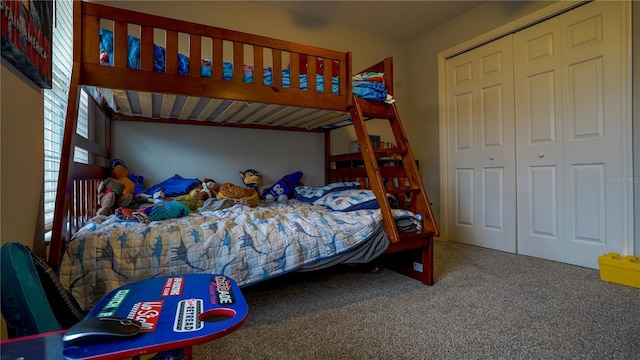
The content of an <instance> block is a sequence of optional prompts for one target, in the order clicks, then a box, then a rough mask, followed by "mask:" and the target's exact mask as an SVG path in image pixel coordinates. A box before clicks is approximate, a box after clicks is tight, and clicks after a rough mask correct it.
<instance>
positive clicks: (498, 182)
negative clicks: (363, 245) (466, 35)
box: [447, 36, 516, 252]
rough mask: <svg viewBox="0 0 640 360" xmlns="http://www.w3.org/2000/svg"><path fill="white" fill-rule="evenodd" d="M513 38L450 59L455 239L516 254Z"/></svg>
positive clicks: (451, 211) (451, 199)
mask: <svg viewBox="0 0 640 360" xmlns="http://www.w3.org/2000/svg"><path fill="white" fill-rule="evenodd" d="M511 41H512V40H511V36H507V37H504V38H502V39H499V40H496V41H494V42H492V43H490V44H487V45H484V46H481V47H479V48H476V49H474V50H471V51H468V52H466V53H463V54H461V55H458V56H456V57H454V58H452V59H449V60H448V61H447V89H448V94H447V98H448V99H449V100H448V105H447V106H448V107H449V109H448V110H449V111H448V112H449V114H450V117H449V131H448V133H449V139H448V140H449V141H448V143H449V160H450V165H451V166H450V170H449V171H450V173H449V178H450V179H452V180H453V184H452V186H450V187H449V189H450V190H449V194H448V196H449V203H450V204H452V206H451V207H450V209H449V218H450V219H452V220H453V221H451V222H450V224H449V225H450V226H449V238H450V239H452V240H455V241H460V242H464V243H468V244H473V245H478V246H483V247H488V248H492V249H497V250H502V251H508V252H515V251H516V246H515V245H516V241H515V138H514V132H515V129H514V126H515V125H514V113H513V48H512V47H513V45H512V42H511Z"/></svg>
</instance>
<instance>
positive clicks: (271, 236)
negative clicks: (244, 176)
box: [59, 190, 422, 309]
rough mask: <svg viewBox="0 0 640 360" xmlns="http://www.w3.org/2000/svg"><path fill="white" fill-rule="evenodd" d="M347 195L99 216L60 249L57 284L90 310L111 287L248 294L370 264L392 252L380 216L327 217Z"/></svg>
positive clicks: (371, 212) (363, 212) (410, 225)
mask: <svg viewBox="0 0 640 360" xmlns="http://www.w3.org/2000/svg"><path fill="white" fill-rule="evenodd" d="M358 191H360V190H358ZM361 192H363V193H364V191H361ZM352 194H353V192H351V193H350V194H349V195H347V194H345V195H338V196H334V197H332V199H331V200H330V201H331V202H332V204H329V203H326V204H320V203H319V202H318V201H315V202H304V201H300V200H297V199H291V200H289V201H286V202H283V203H281V202H273V203H271V204H260V205H258V206H250V205H248V204H243V203H233V202H231V201H228V200H224V199H210V201H207V202H205V203H204V206H203V207H202V208H200V209H199V210H197V211H192V212H190V213H188V214H186V215H185V216H176V217H175V218H167V219H163V220H158V221H151V222H149V223H145V222H138V221H127V220H123V219H122V218H121V217H120V216H118V215H116V214H114V215H109V216H104V215H98V216H96V217H94V218H92V219H91V220H89V221H88V222H87V224H85V225H84V226H83V227H82V228H81V229H80V230H79V231H78V232H77V233H76V234H75V235H74V236H73V238H72V239H71V241H70V242H69V243H68V244H67V246H66V249H65V252H64V255H63V258H62V262H61V266H60V268H59V277H60V279H61V281H62V284H63V285H64V286H65V288H67V289H69V290H70V291H71V293H72V294H73V296H74V297H75V298H76V300H77V301H78V303H79V304H80V306H81V307H83V308H84V309H90V308H91V307H92V306H93V305H94V304H95V303H96V302H97V301H98V300H99V299H100V298H102V297H103V296H104V295H105V294H107V293H108V292H109V291H111V290H113V289H115V288H117V287H120V286H122V285H124V284H127V283H130V282H134V281H139V280H143V279H147V278H152V277H157V276H166V275H174V274H184V273H216V274H224V275H227V276H230V277H232V278H233V279H234V280H235V281H236V282H237V283H238V285H240V286H247V285H251V284H255V283H258V282H260V281H263V280H266V279H270V278H273V277H275V276H278V275H282V274H285V273H288V272H291V271H296V270H306V271H311V270H318V269H322V268H326V267H329V266H333V265H337V264H362V263H369V262H371V261H373V260H375V259H378V258H379V256H380V255H382V254H383V253H385V252H387V251H389V250H390V251H393V249H394V247H393V246H392V245H390V243H389V241H388V239H387V237H386V234H385V232H384V229H383V227H382V216H381V212H380V210H379V209H372V208H368V207H366V206H365V207H361V208H359V209H357V210H351V211H340V210H332V208H331V206H332V205H336V206H342V204H344V202H345V201H351V203H353V196H352ZM370 199H371V198H369V200H370ZM169 203H177V201H167V204H166V206H167V207H169ZM361 204H364V202H358V203H356V204H355V205H356V206H357V205H361ZM173 205H175V204H173ZM393 213H394V218H395V221H396V223H397V224H398V228H399V229H400V231H410V232H413V233H415V231H417V230H420V229H421V226H422V225H421V220H420V218H419V217H416V216H415V215H414V214H413V213H411V212H409V211H406V210H401V209H395V210H393Z"/></svg>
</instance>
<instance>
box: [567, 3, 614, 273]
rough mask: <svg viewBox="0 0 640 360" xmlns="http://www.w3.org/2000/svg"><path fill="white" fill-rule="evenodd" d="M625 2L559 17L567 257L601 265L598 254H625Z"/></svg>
mask: <svg viewBox="0 0 640 360" xmlns="http://www.w3.org/2000/svg"><path fill="white" fill-rule="evenodd" d="M621 19H622V3H621V2H618V1H612V2H609V1H595V2H592V3H589V4H586V5H584V6H581V7H579V8H577V9H575V10H572V11H570V12H568V13H565V14H563V15H561V16H560V17H559V20H560V27H561V34H562V36H563V38H564V39H565V43H566V47H565V48H564V49H563V54H562V56H563V59H564V67H565V71H564V73H563V80H562V81H563V93H562V96H563V98H564V99H566V100H565V101H566V106H565V113H564V115H563V118H564V139H563V142H564V158H565V164H564V165H565V172H566V173H567V174H568V176H567V177H566V179H565V184H564V186H565V189H566V190H568V191H565V192H564V196H565V199H564V201H565V203H566V204H567V206H568V207H569V209H568V211H567V221H566V223H565V229H564V233H565V237H566V249H565V254H566V256H565V261H566V262H568V263H571V264H575V265H581V266H586V267H592V268H597V267H598V264H597V258H598V256H600V255H602V254H604V253H607V252H621V247H622V239H623V236H624V235H623V232H622V229H623V228H624V220H623V219H624V218H625V216H624V211H623V209H624V206H623V203H624V201H623V187H622V186H621V185H620V183H616V182H615V181H611V179H619V178H621V177H622V175H621V174H623V169H622V164H623V163H622V159H623V157H624V156H623V150H622V139H623V134H622V128H623V119H622V116H623V115H622V109H623V108H624V106H625V103H624V98H625V97H624V96H623V88H622V81H621V79H622V68H623V61H622V60H623V59H622V56H621V54H622V41H621V39H622V38H623V36H622V26H621V25H620V20H621Z"/></svg>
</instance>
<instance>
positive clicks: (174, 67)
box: [165, 30, 178, 74]
mask: <svg viewBox="0 0 640 360" xmlns="http://www.w3.org/2000/svg"><path fill="white" fill-rule="evenodd" d="M166 36H167V49H166V52H165V66H166V68H165V72H166V73H167V74H177V73H178V33H177V32H176V31H171V30H167V33H166Z"/></svg>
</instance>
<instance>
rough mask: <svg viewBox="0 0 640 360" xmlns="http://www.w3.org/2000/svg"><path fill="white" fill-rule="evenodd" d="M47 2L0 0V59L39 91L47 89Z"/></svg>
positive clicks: (49, 5) (50, 14)
mask: <svg viewBox="0 0 640 360" xmlns="http://www.w3.org/2000/svg"><path fill="white" fill-rule="evenodd" d="M54 4H55V2H54V1H51V0H45V1H36V0H0V18H1V20H2V27H1V30H2V57H3V58H4V59H6V60H7V61H8V62H9V63H11V64H12V65H13V66H15V67H16V68H17V69H18V70H20V71H21V72H22V73H23V74H25V75H26V76H27V77H28V78H29V79H31V80H32V81H33V82H35V83H36V84H38V86H40V87H41V88H46V89H50V88H51V70H52V65H51V51H52V48H51V44H52V36H53V33H52V32H53V30H52V24H53V6H54Z"/></svg>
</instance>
